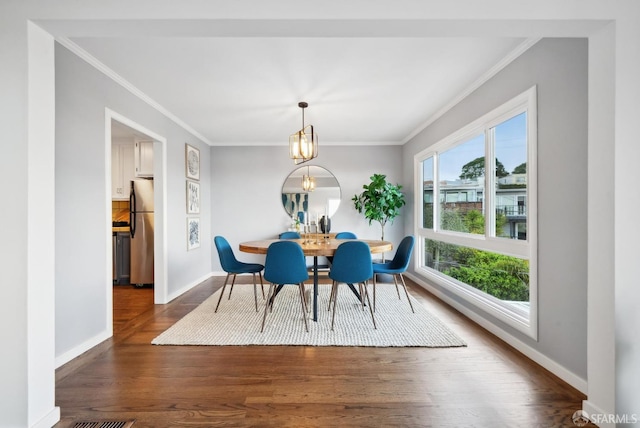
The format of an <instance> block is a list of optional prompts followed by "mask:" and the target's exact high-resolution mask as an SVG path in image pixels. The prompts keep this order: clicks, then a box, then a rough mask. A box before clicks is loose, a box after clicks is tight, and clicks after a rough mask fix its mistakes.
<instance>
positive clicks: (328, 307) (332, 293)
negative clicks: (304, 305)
mask: <svg viewBox="0 0 640 428" xmlns="http://www.w3.org/2000/svg"><path fill="white" fill-rule="evenodd" d="M335 293H336V282H335V281H333V282H332V283H331V292H330V293H329V306H327V311H330V310H331V302H333V299H334V298H335Z"/></svg>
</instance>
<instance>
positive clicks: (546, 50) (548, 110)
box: [403, 39, 587, 379]
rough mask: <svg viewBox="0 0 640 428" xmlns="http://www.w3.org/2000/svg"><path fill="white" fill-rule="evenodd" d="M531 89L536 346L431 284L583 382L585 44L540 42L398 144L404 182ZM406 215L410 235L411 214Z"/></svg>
mask: <svg viewBox="0 0 640 428" xmlns="http://www.w3.org/2000/svg"><path fill="white" fill-rule="evenodd" d="M533 85H537V88H538V213H537V219H538V305H539V312H538V326H539V335H538V339H539V340H538V342H536V341H534V340H532V339H530V338H528V337H526V336H525V335H523V334H521V333H520V332H518V331H515V330H514V329H512V328H510V327H508V326H506V325H504V324H503V323H501V322H500V321H498V320H496V319H494V318H492V317H491V316H489V315H488V314H486V313H481V312H479V310H478V309H475V308H473V307H471V306H470V305H468V304H467V303H465V302H463V301H461V300H460V299H459V298H457V297H455V296H454V295H452V294H451V293H449V292H447V291H446V290H443V289H442V288H441V287H438V286H437V285H435V284H431V285H432V286H433V287H435V288H436V289H438V290H439V291H441V292H443V293H445V294H446V295H448V296H450V297H451V298H452V299H455V300H456V301H459V302H460V303H461V304H463V305H465V306H466V307H468V308H470V309H471V310H472V311H475V312H477V313H479V314H480V315H481V316H482V317H483V318H486V319H488V320H490V321H491V322H492V323H494V324H496V325H498V326H499V327H501V328H502V329H504V330H505V331H507V332H508V333H509V334H511V335H513V336H514V337H516V338H517V339H519V340H521V341H522V342H524V343H526V344H527V345H529V346H530V347H532V348H534V349H535V350H537V351H539V352H540V353H542V354H543V355H545V356H546V357H548V358H550V359H552V360H554V361H555V362H557V363H559V364H560V365H562V366H564V367H565V368H566V369H568V370H569V371H571V372H573V373H574V374H575V375H577V376H579V377H580V378H582V379H586V378H587V328H586V325H587V41H586V39H543V40H541V41H540V42H539V43H537V44H536V45H534V46H533V47H532V48H531V49H529V50H528V51H527V52H526V53H524V54H523V55H522V56H520V57H519V58H518V59H516V60H515V61H514V62H513V63H511V64H509V65H508V66H507V67H506V68H505V69H504V70H502V71H501V72H500V73H499V74H497V75H496V76H494V77H493V78H492V79H490V80H489V81H488V82H486V83H485V84H483V85H482V86H481V87H480V88H479V89H477V90H476V91H474V92H473V93H472V94H470V95H469V96H468V97H467V98H465V99H464V100H463V101H462V102H460V103H459V104H457V105H456V106H455V107H454V108H453V109H451V110H450V111H449V112H447V113H446V114H445V115H444V116H442V117H441V118H439V119H438V120H437V121H435V122H434V123H433V124H431V125H430V126H429V127H427V128H426V129H425V130H424V131H423V132H421V133H420V134H419V135H417V136H416V137H415V138H413V139H412V141H410V142H409V143H408V144H406V145H405V146H404V152H403V170H404V175H403V181H404V182H405V184H406V185H407V188H408V189H410V190H411V192H413V191H414V188H413V187H414V185H413V174H414V172H413V156H414V155H415V154H416V153H418V152H420V151H422V150H424V149H425V148H426V147H429V146H430V145H432V144H434V143H436V142H437V141H439V140H440V139H442V138H443V137H446V136H447V135H449V134H451V133H452V132H453V131H455V130H457V129H459V128H461V127H463V126H465V125H466V124H468V123H470V122H471V121H473V120H475V119H477V118H478V117H480V116H481V115H483V114H484V113H486V112H488V111H490V110H491V109H493V108H495V107H497V106H499V105H501V104H502V103H504V102H505V101H507V100H509V99H511V98H513V97H514V96H516V95H518V94H520V93H521V92H524V91H525V90H526V89H528V88H530V87H531V86H533ZM405 215H406V218H405V227H406V231H407V233H411V232H410V231H411V230H412V227H413V226H412V225H413V220H414V218H413V217H414V216H413V210H412V209H410V210H406V211H405ZM413 273H414V274H415V271H414V272H413Z"/></svg>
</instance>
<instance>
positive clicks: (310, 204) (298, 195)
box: [282, 165, 341, 223]
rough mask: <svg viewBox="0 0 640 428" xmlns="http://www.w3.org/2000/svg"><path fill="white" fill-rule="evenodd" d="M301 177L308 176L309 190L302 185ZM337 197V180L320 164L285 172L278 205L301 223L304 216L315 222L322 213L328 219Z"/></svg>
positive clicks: (302, 178)
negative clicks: (312, 185) (309, 178)
mask: <svg viewBox="0 0 640 428" xmlns="http://www.w3.org/2000/svg"><path fill="white" fill-rule="evenodd" d="M305 176H307V177H311V180H310V181H311V182H312V183H313V184H314V185H315V187H314V188H313V189H309V190H305V189H304V188H303V180H304V179H305ZM340 197H341V192H340V184H339V183H338V180H337V179H336V178H335V177H334V176H333V174H331V172H329V171H327V170H326V169H325V168H323V167H321V166H314V165H309V166H301V167H299V168H298V169H296V170H295V171H293V172H292V173H291V174H289V176H288V177H287V178H286V180H285V181H284V184H283V185H282V206H283V207H284V209H285V211H286V212H287V214H288V215H289V217H294V218H295V217H296V216H297V217H298V219H299V220H300V222H301V223H304V222H305V221H306V220H307V219H308V221H309V222H313V221H316V219H320V218H322V216H324V215H325V214H328V215H329V218H331V216H333V214H335V212H336V211H337V210H338V206H339V205H340Z"/></svg>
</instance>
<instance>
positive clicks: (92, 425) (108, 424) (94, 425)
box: [72, 421, 135, 428]
mask: <svg viewBox="0 0 640 428" xmlns="http://www.w3.org/2000/svg"><path fill="white" fill-rule="evenodd" d="M134 422H135V421H89V422H86V421H85V422H76V423H75V425H73V427H72V428H129V427H130V426H131V425H133V423H134Z"/></svg>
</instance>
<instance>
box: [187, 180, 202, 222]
mask: <svg viewBox="0 0 640 428" xmlns="http://www.w3.org/2000/svg"><path fill="white" fill-rule="evenodd" d="M187 214H200V183H196V182H195V181H189V180H187Z"/></svg>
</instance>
